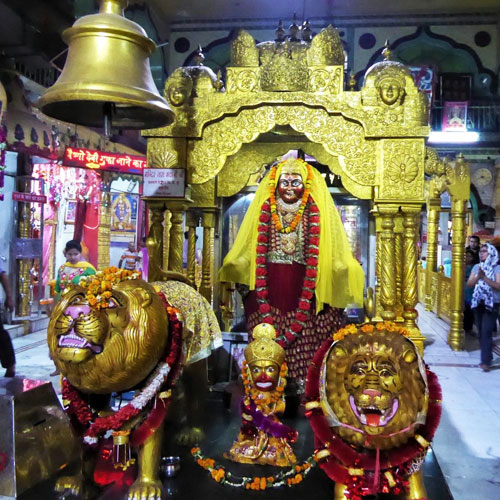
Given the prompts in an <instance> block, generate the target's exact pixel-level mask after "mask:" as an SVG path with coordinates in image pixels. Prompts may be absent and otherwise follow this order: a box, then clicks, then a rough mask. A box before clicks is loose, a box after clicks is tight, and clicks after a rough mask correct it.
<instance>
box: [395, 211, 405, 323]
mask: <svg viewBox="0 0 500 500" xmlns="http://www.w3.org/2000/svg"><path fill="white" fill-rule="evenodd" d="M394 248H395V255H396V306H395V308H394V311H395V313H396V321H403V268H404V247H403V215H402V214H401V213H398V214H396V216H395V217H394Z"/></svg>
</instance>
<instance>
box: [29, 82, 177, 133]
mask: <svg viewBox="0 0 500 500" xmlns="http://www.w3.org/2000/svg"><path fill="white" fill-rule="evenodd" d="M64 87H67V88H66V89H64ZM111 101H112V102H113V104H115V110H116V113H115V116H114V118H113V119H112V120H113V125H114V126H116V127H118V128H120V127H123V128H125V127H126V128H135V129H146V128H157V127H162V126H165V125H168V124H169V123H171V122H172V121H173V117H174V112H173V111H172V110H171V108H170V106H169V105H168V103H167V102H166V101H165V99H163V98H162V97H161V96H160V95H159V94H154V93H153V92H149V91H147V90H144V89H141V88H135V87H128V88H124V87H118V86H114V85H109V84H108V85H106V84H102V85H100V86H99V85H95V84H93V85H92V87H91V88H85V89H75V86H74V85H72V84H61V85H58V86H57V88H55V89H54V91H52V92H51V89H49V90H48V91H47V92H46V93H45V94H44V95H43V96H42V97H41V98H40V99H39V100H38V101H37V102H36V103H35V106H36V107H37V108H38V109H40V111H41V112H42V113H44V114H46V115H47V116H50V117H57V119H58V120H61V121H67V122H70V123H76V124H78V125H84V126H87V127H98V128H102V126H103V118H102V112H101V113H99V111H100V110H101V109H102V107H103V106H104V104H106V103H108V102H111ZM92 106H94V108H95V112H96V113H95V117H94V116H93V115H92ZM68 108H71V111H68ZM127 110H128V111H131V110H135V113H136V114H137V116H138V118H137V119H136V120H131V119H130V118H125V117H124V115H126V113H127ZM141 110H143V112H142V113H141ZM80 111H81V112H80ZM143 115H146V117H145V118H142V116H143ZM124 120H125V122H126V123H123V121H124ZM134 122H135V123H134Z"/></svg>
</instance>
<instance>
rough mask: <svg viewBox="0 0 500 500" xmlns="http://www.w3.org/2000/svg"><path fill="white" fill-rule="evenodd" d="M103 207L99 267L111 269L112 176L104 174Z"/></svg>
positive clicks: (98, 238) (101, 211)
mask: <svg viewBox="0 0 500 500" xmlns="http://www.w3.org/2000/svg"><path fill="white" fill-rule="evenodd" d="M101 180H102V186H103V189H102V191H101V206H100V207H99V229H98V233H97V245H98V247H97V248H98V250H97V267H98V269H104V268H106V267H109V249H110V248H111V202H110V201H111V200H110V194H109V190H110V187H111V175H110V174H109V173H108V172H103V173H102V179H101Z"/></svg>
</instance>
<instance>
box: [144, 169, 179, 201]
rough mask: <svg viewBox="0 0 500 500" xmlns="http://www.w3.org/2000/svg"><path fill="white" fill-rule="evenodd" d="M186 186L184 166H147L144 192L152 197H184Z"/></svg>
mask: <svg viewBox="0 0 500 500" xmlns="http://www.w3.org/2000/svg"><path fill="white" fill-rule="evenodd" d="M185 186H186V171H185V170H184V169H183V168H146V169H144V175H143V186H142V194H143V196H146V197H152V198H182V197H183V196H184V190H185Z"/></svg>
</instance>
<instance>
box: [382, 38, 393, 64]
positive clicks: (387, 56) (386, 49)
mask: <svg viewBox="0 0 500 500" xmlns="http://www.w3.org/2000/svg"><path fill="white" fill-rule="evenodd" d="M382 55H383V56H384V57H385V60H386V61H390V60H391V49H390V47H389V40H386V41H385V44H384V49H383V50H382Z"/></svg>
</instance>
